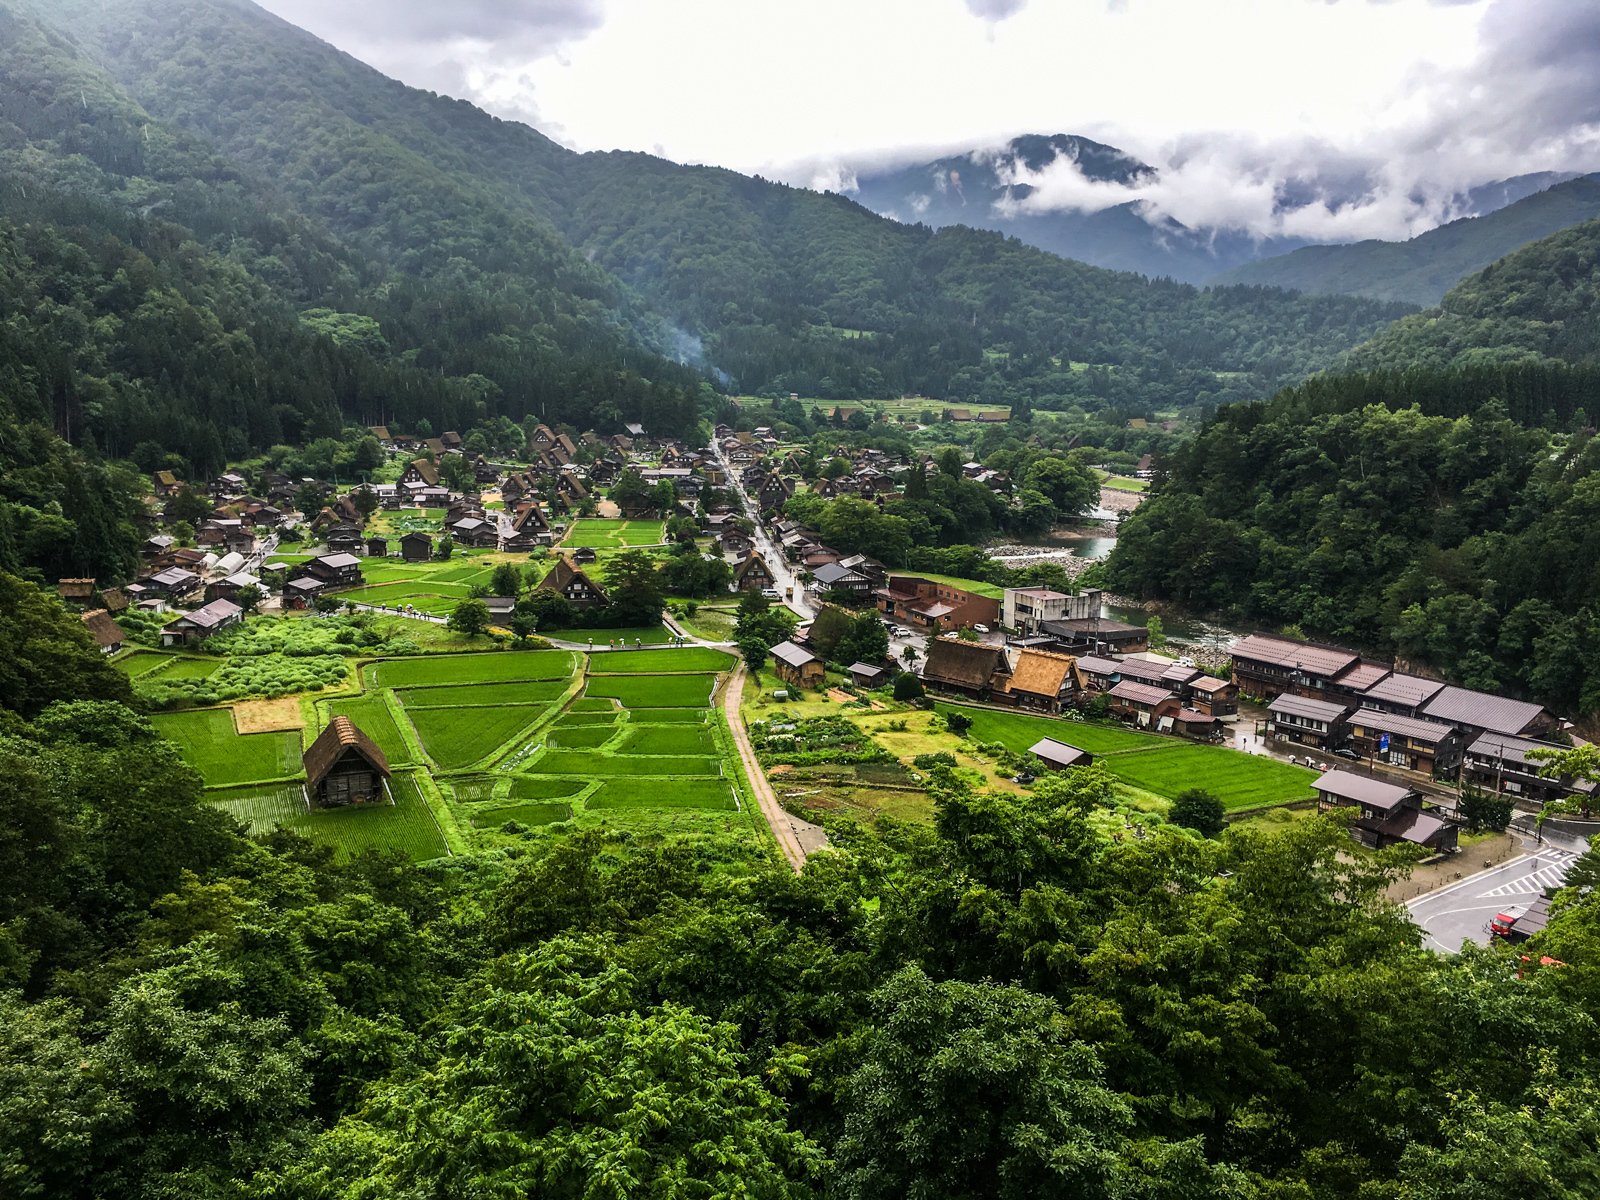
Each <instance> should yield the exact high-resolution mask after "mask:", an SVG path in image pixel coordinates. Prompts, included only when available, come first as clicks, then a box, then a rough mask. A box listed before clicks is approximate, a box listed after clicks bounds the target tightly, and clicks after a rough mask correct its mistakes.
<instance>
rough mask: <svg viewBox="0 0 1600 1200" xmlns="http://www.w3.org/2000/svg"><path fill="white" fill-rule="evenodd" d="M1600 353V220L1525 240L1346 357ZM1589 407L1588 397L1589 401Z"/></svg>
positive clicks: (1493, 359) (1394, 363) (1476, 361)
mask: <svg viewBox="0 0 1600 1200" xmlns="http://www.w3.org/2000/svg"><path fill="white" fill-rule="evenodd" d="M1597 357H1600V220H1595V221H1586V222H1584V223H1583V224H1581V225H1575V226H1573V227H1572V228H1571V229H1565V230H1562V231H1561V232H1560V233H1556V234H1552V235H1551V236H1549V237H1547V238H1543V239H1542V240H1540V241H1537V242H1534V243H1532V244H1531V245H1528V246H1524V247H1523V248H1522V249H1520V250H1518V251H1516V252H1515V253H1513V254H1509V255H1507V256H1506V257H1505V258H1503V259H1501V260H1500V261H1498V262H1495V263H1491V264H1490V265H1489V266H1487V267H1485V268H1484V269H1483V270H1482V271H1479V272H1478V273H1477V274H1476V275H1471V276H1469V277H1468V278H1466V279H1463V280H1462V281H1461V282H1460V283H1458V284H1457V285H1456V286H1455V287H1453V288H1451V289H1450V291H1449V292H1448V293H1446V295H1445V297H1444V299H1443V300H1442V301H1440V303H1439V306H1438V307H1437V308H1432V309H1428V310H1427V311H1426V312H1422V313H1417V314H1415V315H1413V316H1410V317H1407V318H1406V319H1404V320H1402V321H1399V322H1397V323H1396V324H1395V325H1393V326H1392V327H1391V328H1389V329H1386V330H1384V331H1383V333H1381V334H1380V335H1379V336H1377V337H1375V338H1374V339H1373V340H1372V341H1371V342H1369V343H1367V344H1366V345H1364V346H1360V347H1358V348H1357V349H1356V350H1355V351H1353V352H1352V353H1351V355H1350V358H1349V362H1350V365H1351V366H1352V367H1354V368H1357V369H1362V370H1367V369H1374V368H1380V369H1400V368H1406V367H1423V368H1442V367H1473V366H1480V365H1487V364H1516V365H1528V366H1539V365H1546V364H1552V363H1592V362H1594V361H1595V360H1596V358H1597ZM1590 404H1591V407H1593V402H1592V401H1590Z"/></svg>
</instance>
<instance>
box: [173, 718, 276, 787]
mask: <svg viewBox="0 0 1600 1200" xmlns="http://www.w3.org/2000/svg"><path fill="white" fill-rule="evenodd" d="M150 719H151V722H152V723H153V724H154V725H155V727H156V729H157V730H159V731H160V733H161V736H163V737H165V738H169V739H171V740H172V741H174V742H176V743H177V744H178V746H179V747H180V748H181V749H182V751H183V756H184V757H185V758H187V759H188V760H189V761H190V762H191V763H192V764H194V767H195V769H196V770H198V771H199V772H200V775H201V777H202V778H203V779H205V781H206V786H207V787H231V786H234V785H237V784H241V783H261V782H265V781H267V780H272V779H292V778H294V777H295V776H296V775H299V774H300V735H299V734H297V733H250V734H241V733H239V732H237V731H236V730H235V729H234V727H233V712H232V710H231V709H226V708H203V709H196V710H194V711H192V712H178V713H157V714H156V715H155V716H153V717H151V718H150Z"/></svg>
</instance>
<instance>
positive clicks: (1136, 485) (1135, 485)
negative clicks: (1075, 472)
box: [1100, 475, 1150, 492]
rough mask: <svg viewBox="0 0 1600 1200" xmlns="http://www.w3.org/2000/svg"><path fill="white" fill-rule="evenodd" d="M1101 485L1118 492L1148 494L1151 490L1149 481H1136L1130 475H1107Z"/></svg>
mask: <svg viewBox="0 0 1600 1200" xmlns="http://www.w3.org/2000/svg"><path fill="white" fill-rule="evenodd" d="M1100 482H1101V484H1102V485H1103V486H1105V487H1108V488H1111V489H1112V490H1113V491H1117V492H1146V491H1149V490H1150V481H1149V480H1148V479H1134V478H1132V477H1131V476H1128V475H1107V476H1106V477H1105V478H1104V479H1102V480H1101V481H1100Z"/></svg>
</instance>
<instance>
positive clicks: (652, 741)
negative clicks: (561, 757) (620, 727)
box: [562, 725, 715, 754]
mask: <svg viewBox="0 0 1600 1200" xmlns="http://www.w3.org/2000/svg"><path fill="white" fill-rule="evenodd" d="M562 744H563V745H565V743H562ZM714 749H715V747H714V746H713V745H712V743H711V731H710V730H709V729H707V728H705V726H703V725H702V726H694V725H641V726H638V727H636V728H631V729H629V730H628V734H627V736H626V737H625V738H623V740H622V745H621V746H619V747H617V753H618V754H710V753H711V752H712V751H713V750H714Z"/></svg>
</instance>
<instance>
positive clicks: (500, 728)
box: [407, 704, 544, 771]
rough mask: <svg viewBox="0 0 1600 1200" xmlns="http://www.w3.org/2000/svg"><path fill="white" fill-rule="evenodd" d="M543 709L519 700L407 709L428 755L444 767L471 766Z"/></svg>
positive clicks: (498, 747)
mask: <svg viewBox="0 0 1600 1200" xmlns="http://www.w3.org/2000/svg"><path fill="white" fill-rule="evenodd" d="M543 712H544V709H543V708H540V707H538V706H534V705H526V704H518V705H505V706H501V707H493V706H489V705H480V706H476V707H471V708H418V709H410V710H408V712H407V715H408V716H409V718H410V720H411V725H412V727H413V728H414V729H416V731H417V736H418V737H420V738H421V739H422V745H423V748H424V749H425V750H427V752H428V757H430V758H431V759H433V761H434V762H436V763H438V764H439V766H440V767H441V768H443V769H444V770H447V771H453V770H459V769H461V768H462V767H468V766H471V765H472V764H473V763H475V762H477V761H478V760H479V759H481V758H485V757H487V756H488V755H490V754H492V753H494V752H495V751H496V750H499V749H500V748H501V747H503V746H505V745H506V744H507V743H508V742H510V741H511V740H512V739H513V738H515V737H517V736H518V735H520V734H521V733H522V731H523V730H525V729H526V728H527V727H528V726H530V725H532V724H533V723H534V721H536V720H537V719H538V718H539V717H540V716H541V715H542V714H543Z"/></svg>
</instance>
